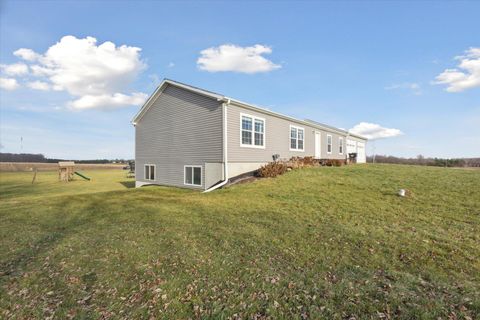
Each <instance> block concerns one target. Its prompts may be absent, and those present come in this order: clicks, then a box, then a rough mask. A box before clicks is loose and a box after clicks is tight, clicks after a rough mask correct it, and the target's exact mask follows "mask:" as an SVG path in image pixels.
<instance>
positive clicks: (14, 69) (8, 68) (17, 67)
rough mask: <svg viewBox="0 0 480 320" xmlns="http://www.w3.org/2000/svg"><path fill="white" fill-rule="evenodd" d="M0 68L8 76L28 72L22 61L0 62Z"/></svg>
mask: <svg viewBox="0 0 480 320" xmlns="http://www.w3.org/2000/svg"><path fill="white" fill-rule="evenodd" d="M0 69H1V70H2V72H3V73H5V74H6V75H9V76H21V75H24V74H27V73H28V66H27V65H26V64H24V63H13V64H0Z"/></svg>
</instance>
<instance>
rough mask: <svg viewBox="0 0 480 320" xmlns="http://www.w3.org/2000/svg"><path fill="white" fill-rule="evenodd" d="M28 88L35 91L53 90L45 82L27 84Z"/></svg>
mask: <svg viewBox="0 0 480 320" xmlns="http://www.w3.org/2000/svg"><path fill="white" fill-rule="evenodd" d="M27 87H29V88H31V89H35V90H42V91H48V90H50V89H51V87H50V84H48V83H47V82H43V81H32V82H28V83H27Z"/></svg>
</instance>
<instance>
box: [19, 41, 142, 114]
mask: <svg viewBox="0 0 480 320" xmlns="http://www.w3.org/2000/svg"><path fill="white" fill-rule="evenodd" d="M140 51H141V49H140V48H137V47H130V46H126V45H122V46H116V45H115V44H114V43H112V42H110V41H106V42H104V43H101V44H98V45H97V39H95V38H93V37H86V38H83V39H79V38H76V37H74V36H64V37H63V38H61V39H60V41H59V42H57V43H56V44H54V45H53V46H51V47H50V48H48V50H47V51H46V52H45V53H44V54H38V53H36V52H34V51H33V50H31V49H26V48H22V49H19V50H17V51H15V52H14V54H15V55H16V56H18V57H21V58H22V59H25V60H27V61H35V64H34V65H31V67H30V68H31V70H32V75H33V76H35V77H39V78H41V80H42V81H36V82H31V83H30V84H29V87H31V88H34V89H39V90H46V89H47V88H51V89H53V90H56V91H62V90H63V91H67V92H68V93H69V94H70V95H72V96H73V97H75V98H76V99H75V100H74V101H71V102H70V103H69V106H70V107H71V108H74V109H75V108H78V109H94V108H99V109H112V108H118V107H124V106H129V105H140V104H142V103H143V102H144V101H145V99H146V95H144V94H142V93H136V92H134V93H131V94H130V93H126V92H125V91H127V90H128V87H129V86H130V85H131V83H132V82H133V81H134V80H135V79H136V77H137V75H138V74H139V73H140V72H141V71H143V70H144V69H145V68H146V65H145V63H144V62H143V61H142V60H141V59H140ZM40 88H41V89H40Z"/></svg>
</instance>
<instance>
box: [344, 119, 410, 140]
mask: <svg viewBox="0 0 480 320" xmlns="http://www.w3.org/2000/svg"><path fill="white" fill-rule="evenodd" d="M349 131H350V132H351V133H353V134H358V135H361V136H363V137H365V138H367V139H369V140H376V139H382V138H391V137H396V136H400V135H402V134H403V132H402V131H400V130H398V129H391V128H384V127H382V126H380V125H379V124H376V123H368V122H360V123H359V124H357V125H355V126H354V127H353V128H351V129H350V130H349Z"/></svg>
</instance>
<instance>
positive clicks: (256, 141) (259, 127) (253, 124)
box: [240, 114, 265, 148]
mask: <svg viewBox="0 0 480 320" xmlns="http://www.w3.org/2000/svg"><path fill="white" fill-rule="evenodd" d="M240 119H241V128H240V134H241V137H240V138H241V142H240V146H242V147H250V148H265V119H262V118H258V117H254V116H251V115H247V114H241V118H240Z"/></svg>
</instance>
